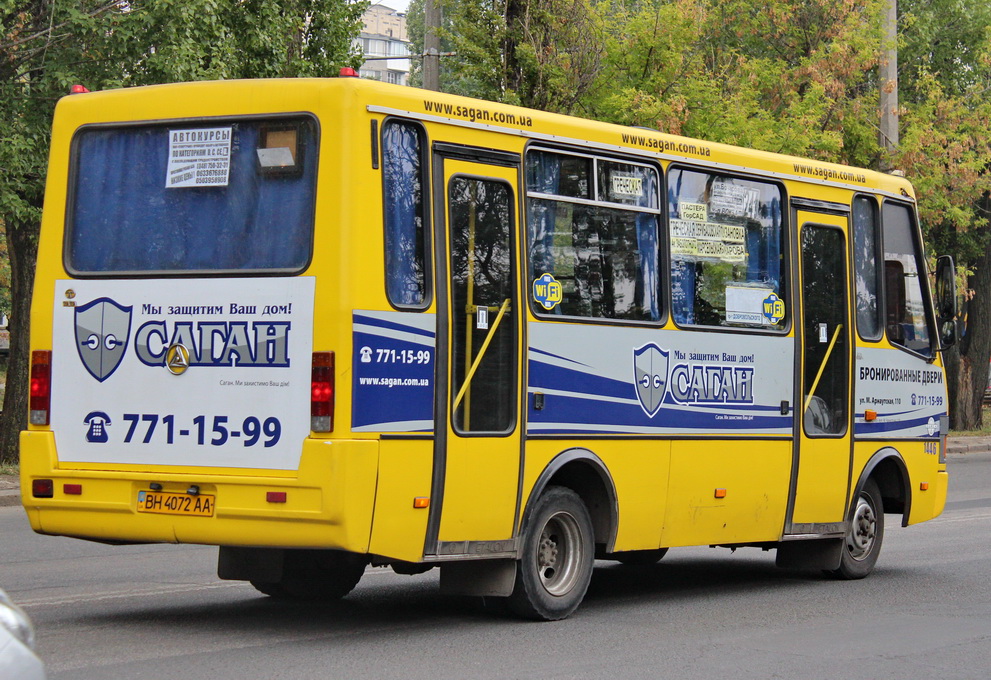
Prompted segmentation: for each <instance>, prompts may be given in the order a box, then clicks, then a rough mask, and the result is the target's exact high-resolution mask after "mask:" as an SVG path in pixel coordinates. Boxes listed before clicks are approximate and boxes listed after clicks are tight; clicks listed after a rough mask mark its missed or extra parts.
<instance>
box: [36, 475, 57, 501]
mask: <svg viewBox="0 0 991 680" xmlns="http://www.w3.org/2000/svg"><path fill="white" fill-rule="evenodd" d="M31 495H32V496H34V497H35V498H51V497H52V496H54V495H55V481H54V480H52V479H35V480H33V481H32V482H31Z"/></svg>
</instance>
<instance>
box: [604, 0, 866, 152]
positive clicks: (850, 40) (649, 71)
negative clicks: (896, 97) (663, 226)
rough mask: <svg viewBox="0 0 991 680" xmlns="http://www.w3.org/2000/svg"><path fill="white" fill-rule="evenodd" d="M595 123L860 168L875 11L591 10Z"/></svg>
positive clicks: (732, 5) (740, 5)
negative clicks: (597, 46) (595, 47)
mask: <svg viewBox="0 0 991 680" xmlns="http://www.w3.org/2000/svg"><path fill="white" fill-rule="evenodd" d="M601 7H602V11H603V14H604V16H605V17H606V19H605V21H606V25H607V27H608V28H607V33H608V35H609V36H610V37H609V39H608V40H609V43H608V47H607V49H606V55H607V56H606V57H605V61H606V64H607V67H606V69H605V75H604V77H603V78H602V79H601V80H600V82H599V86H598V87H597V88H596V93H597V96H598V100H597V101H596V102H594V104H593V105H592V107H591V109H592V111H593V113H594V114H595V115H596V116H597V117H600V118H604V119H606V120H611V121H615V122H619V123H624V124H628V125H642V126H647V127H655V128H657V129H660V130H662V131H665V132H669V133H673V134H682V135H686V136H691V137H700V138H703V139H708V140H712V141H718V142H727V143H732V144H740V145H744V146H749V147H753V148H758V149H764V150H768V151H776V152H781V153H790V154H797V155H803V156H811V157H816V158H821V159H824V160H832V161H841V162H852V163H856V164H867V163H870V162H871V161H872V160H873V159H874V158H875V157H876V156H877V153H878V149H877V143H876V140H875V139H874V137H876V134H873V135H872V134H870V133H869V132H868V127H869V126H865V125H864V124H863V123H861V124H858V123H857V121H858V120H861V119H862V118H863V114H864V113H867V112H870V113H871V115H875V114H876V108H877V105H876V91H874V90H873V89H872V88H871V87H870V82H871V79H872V78H873V77H874V76H873V72H874V68H875V66H876V64H877V59H878V49H877V46H878V44H879V40H880V38H879V36H880V27H879V20H878V17H879V16H880V11H879V9H878V8H879V3H878V2H875V1H872V2H866V3H852V2H847V1H846V0H813V1H808V2H796V1H793V0H771V1H770V2H764V3H753V2H750V1H744V0H724V1H718V0H671V1H669V2H622V1H621V0H614V1H613V2H605V3H603V4H602V5H601Z"/></svg>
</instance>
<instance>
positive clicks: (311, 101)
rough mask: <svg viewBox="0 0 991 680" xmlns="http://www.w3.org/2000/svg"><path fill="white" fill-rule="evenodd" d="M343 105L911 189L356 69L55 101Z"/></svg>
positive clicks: (160, 108) (130, 106) (109, 111)
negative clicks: (341, 74) (354, 72)
mask: <svg viewBox="0 0 991 680" xmlns="http://www.w3.org/2000/svg"><path fill="white" fill-rule="evenodd" d="M345 92H346V93H347V94H345ZM235 103H236V104H235ZM341 105H345V106H347V105H356V106H363V107H365V108H366V109H367V110H368V111H369V112H371V113H375V114H384V115H397V116H405V117H409V118H415V119H419V120H423V121H426V122H432V123H436V124H444V125H455V126H459V127H467V128H476V129H483V130H491V131H493V132H499V133H502V134H509V135H513V136H517V137H521V138H524V139H525V140H532V141H538V142H544V143H548V144H555V143H560V144H568V145H578V146H581V147H585V148H589V149H597V150H600V151H607V152H608V151H615V152H620V151H621V152H623V153H624V154H630V153H633V154H636V155H638V156H641V157H645V158H655V159H664V160H668V161H675V162H678V161H681V162H686V163H701V164H704V165H705V166H707V167H710V168H717V169H720V168H721V169H725V170H727V171H733V172H748V173H755V172H756V173H759V174H761V175H766V176H770V177H774V178H778V179H787V180H791V181H799V182H811V183H815V184H825V185H830V186H838V187H842V188H845V189H853V190H857V189H861V190H865V191H872V192H875V193H882V194H887V195H890V196H894V197H898V198H902V199H909V200H914V198H915V193H914V190H913V188H912V185H911V183H910V182H909V181H908V180H906V179H905V178H903V177H899V176H896V175H891V174H885V173H880V172H876V171H873V170H867V169H863V168H855V167H851V166H845V165H840V164H836V163H826V162H823V161H818V160H812V159H808V158H800V157H796V156H789V155H785V154H777V153H772V152H767V151H758V150H754V149H747V148H743V147H738V146H732V145H728V144H720V143H716V142H708V141H704V140H699V139H692V138H688V137H680V136H678V135H670V134H666V133H662V132H658V131H656V130H650V129H646V128H639V127H627V126H622V125H614V124H611V123H603V122H599V121H594V120H588V119H584V118H577V117H574V116H566V115H562V114H556V113H548V112H545V111H537V110H534V109H526V108H522V107H518V106H511V105H508V104H498V103H495V102H488V101H483V100H479V99H471V98H468V97H461V96H458V95H451V94H445V93H441V92H432V91H428V90H421V89H417V88H412V87H404V86H401V85H392V84H388V83H381V82H378V81H373V80H365V79H358V78H293V79H259V80H230V81H199V82H192V83H176V84H169V85H152V86H146V87H138V88H126V89H119V90H107V91H103V92H92V93H86V94H74V95H70V96H68V97H65V98H63V99H62V101H60V102H59V105H58V116H57V118H56V120H57V121H58V120H59V118H60V117H64V118H65V119H68V120H66V121H65V122H66V123H67V124H68V125H70V126H72V127H73V128H74V127H75V126H78V125H81V124H84V123H111V122H133V121H139V120H162V119H164V118H200V117H212V116H229V115H232V113H233V114H235V115H236V114H240V113H254V114H264V113H284V112H287V111H312V112H313V113H319V112H320V111H317V110H314V109H321V110H322V109H325V108H328V107H331V106H341ZM232 109H236V110H235V111H232ZM73 121H74V122H75V125H74V124H73Z"/></svg>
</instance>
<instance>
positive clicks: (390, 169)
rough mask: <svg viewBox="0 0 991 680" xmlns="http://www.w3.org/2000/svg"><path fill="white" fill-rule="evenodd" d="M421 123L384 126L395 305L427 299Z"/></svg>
mask: <svg viewBox="0 0 991 680" xmlns="http://www.w3.org/2000/svg"><path fill="white" fill-rule="evenodd" d="M422 140H423V134H422V128H421V127H420V126H419V125H416V124H415V123H411V122H407V121H399V120H387V121H386V122H385V124H384V125H383V126H382V193H383V197H384V199H383V200H384V217H385V289H386V294H387V295H388V297H389V301H390V302H391V303H392V304H393V305H395V306H396V307H423V306H425V304H426V302H427V269H426V267H427V261H428V260H427V258H426V247H427V244H428V239H427V237H426V233H425V232H426V219H425V215H424V213H425V210H424V208H425V202H424V187H425V186H426V180H425V177H424V175H425V173H426V163H425V162H424V158H423V143H422Z"/></svg>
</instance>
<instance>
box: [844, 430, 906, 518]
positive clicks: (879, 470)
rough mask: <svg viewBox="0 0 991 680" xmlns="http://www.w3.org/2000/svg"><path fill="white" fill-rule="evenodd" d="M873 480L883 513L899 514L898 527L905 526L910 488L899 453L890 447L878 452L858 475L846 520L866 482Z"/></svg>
mask: <svg viewBox="0 0 991 680" xmlns="http://www.w3.org/2000/svg"><path fill="white" fill-rule="evenodd" d="M871 478H873V479H874V481H875V482H876V483H877V486H878V488H879V489H880V490H881V503H882V505H883V508H884V512H885V514H888V513H892V514H897V513H901V515H902V526H907V525H908V516H909V512H910V511H911V509H912V486H911V484H910V483H909V474H908V466H907V465H905V459H904V458H902V455H901V453H899V452H898V450H897V449H895V448H894V447H892V446H885V447H884V448H881V449H879V450H878V451H877V452H876V453H875V454H874V455H873V456H871V458H870V460H868V461H867V464H866V465H865V466H864V469H863V470H861V472H860V477H859V478H858V479H857V484H856V486H855V487H854V493H853V499H854V501H853V502H852V503H851V504H850V510H849V515H848V517H847V519H852V518H853V512H854V509H855V508H856V506H857V503H856V499H857V497H858V496H859V495H860V491H861V490H862V489H863V488H864V484H866V483H867V480H868V479H871Z"/></svg>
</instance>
